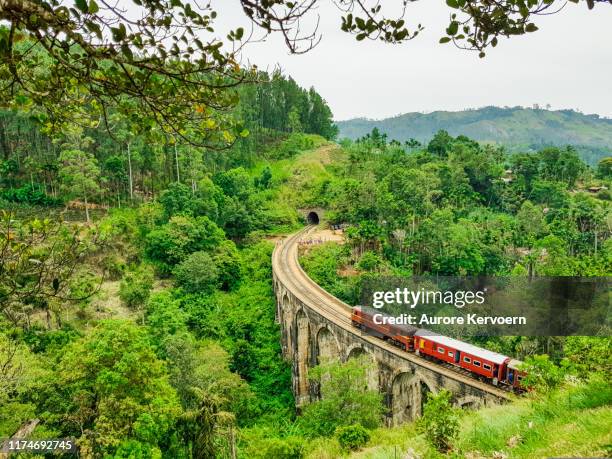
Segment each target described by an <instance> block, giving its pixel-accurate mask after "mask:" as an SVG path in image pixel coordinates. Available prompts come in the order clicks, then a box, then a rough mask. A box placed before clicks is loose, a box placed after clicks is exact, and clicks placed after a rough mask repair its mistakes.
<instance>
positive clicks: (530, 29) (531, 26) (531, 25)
mask: <svg viewBox="0 0 612 459" xmlns="http://www.w3.org/2000/svg"><path fill="white" fill-rule="evenodd" d="M536 30H538V26H536V25H535V24H534V23H529V24H527V25H526V26H525V31H526V32H535V31H536Z"/></svg>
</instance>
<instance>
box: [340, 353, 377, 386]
mask: <svg viewBox="0 0 612 459" xmlns="http://www.w3.org/2000/svg"><path fill="white" fill-rule="evenodd" d="M351 359H360V360H361V361H362V362H363V364H364V365H368V366H369V368H368V370H367V372H366V383H367V385H368V389H370V390H378V388H379V385H380V384H379V380H378V362H377V361H376V358H375V357H374V356H373V355H372V354H370V353H369V352H368V351H366V350H365V348H364V347H363V346H359V345H358V346H352V347H351V348H350V349H349V351H348V353H347V355H346V360H345V361H347V362H348V361H349V360H351Z"/></svg>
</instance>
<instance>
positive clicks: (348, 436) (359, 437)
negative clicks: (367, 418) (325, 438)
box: [336, 424, 370, 450]
mask: <svg viewBox="0 0 612 459" xmlns="http://www.w3.org/2000/svg"><path fill="white" fill-rule="evenodd" d="M336 438H337V439H338V443H340V446H342V448H344V449H349V450H356V449H359V448H361V447H362V446H365V444H366V443H367V442H368V441H370V432H368V431H367V430H366V429H365V428H364V427H363V426H362V425H361V424H353V425H350V426H346V427H338V428H337V429H336Z"/></svg>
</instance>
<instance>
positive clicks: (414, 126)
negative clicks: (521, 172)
mask: <svg viewBox="0 0 612 459" xmlns="http://www.w3.org/2000/svg"><path fill="white" fill-rule="evenodd" d="M336 124H337V126H338V128H339V136H338V138H340V139H342V138H349V139H353V140H355V139H357V138H359V137H362V136H364V135H365V134H367V133H368V132H371V131H372V129H373V128H374V127H376V128H378V129H379V130H380V131H381V132H383V133H386V134H387V136H388V138H389V139H395V140H399V141H400V142H404V141H406V140H409V139H410V138H414V139H416V140H418V141H420V142H421V143H426V142H428V141H429V139H431V137H432V136H433V135H434V134H435V133H436V132H437V131H439V130H440V129H444V130H446V131H448V132H449V134H451V135H453V136H457V135H460V134H463V135H466V136H468V137H470V138H473V139H475V140H478V141H480V142H485V143H494V144H501V145H504V146H506V147H507V148H508V150H509V151H527V152H529V151H536V150H538V149H540V148H542V147H545V146H553V145H554V146H565V145H572V146H574V147H576V149H577V150H578V151H579V152H580V154H581V156H582V157H583V159H584V160H585V161H587V162H588V163H590V164H592V165H594V164H596V163H597V162H598V161H599V160H600V159H601V158H603V157H605V156H610V155H612V119H610V118H605V117H602V116H600V115H597V114H588V115H587V114H583V113H581V112H577V111H575V110H571V109H567V110H546V109H541V108H524V107H495V106H487V107H482V108H478V109H469V110H463V111H446V110H437V111H434V112H430V113H420V112H409V113H404V114H401V115H396V116H393V117H389V118H384V119H379V120H374V119H368V118H364V117H361V118H353V119H350V120H344V121H337V122H336Z"/></svg>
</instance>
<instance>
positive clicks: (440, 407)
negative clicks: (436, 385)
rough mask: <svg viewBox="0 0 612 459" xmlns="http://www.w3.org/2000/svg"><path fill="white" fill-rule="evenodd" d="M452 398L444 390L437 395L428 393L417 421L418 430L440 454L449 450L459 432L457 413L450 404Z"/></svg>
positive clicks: (450, 394)
mask: <svg viewBox="0 0 612 459" xmlns="http://www.w3.org/2000/svg"><path fill="white" fill-rule="evenodd" d="M452 396H453V394H452V393H451V392H450V391H448V390H446V389H443V390H441V391H440V392H438V393H437V394H432V393H431V392H428V393H427V402H426V403H425V406H424V408H423V416H422V417H421V418H420V419H419V420H418V421H417V428H418V430H419V431H420V432H421V433H423V434H424V435H425V438H426V439H427V441H428V442H429V443H431V445H432V446H433V447H434V448H436V449H437V450H438V451H440V452H446V451H448V450H449V449H450V448H451V441H452V440H453V439H454V438H455V437H456V436H457V433H458V432H459V411H458V409H457V408H454V407H453V405H452V403H451V398H452Z"/></svg>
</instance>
